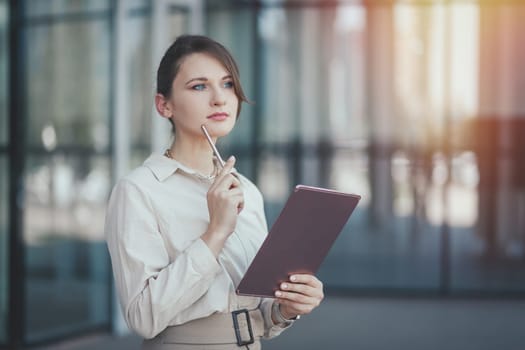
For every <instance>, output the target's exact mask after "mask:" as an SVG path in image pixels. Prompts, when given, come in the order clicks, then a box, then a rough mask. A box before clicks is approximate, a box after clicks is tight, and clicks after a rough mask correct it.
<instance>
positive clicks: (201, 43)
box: [157, 35, 249, 126]
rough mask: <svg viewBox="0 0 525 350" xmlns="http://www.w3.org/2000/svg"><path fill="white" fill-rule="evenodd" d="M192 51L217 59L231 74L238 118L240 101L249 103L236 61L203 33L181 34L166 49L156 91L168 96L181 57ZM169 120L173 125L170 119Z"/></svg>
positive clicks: (181, 59) (161, 61)
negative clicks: (237, 101)
mask: <svg viewBox="0 0 525 350" xmlns="http://www.w3.org/2000/svg"><path fill="white" fill-rule="evenodd" d="M194 53H205V54H208V55H210V56H211V57H213V58H215V59H216V60H218V61H219V62H220V63H221V64H222V65H223V66H224V68H226V70H227V71H228V73H230V74H231V76H232V82H233V89H234V92H235V95H236V96H237V99H238V100H239V104H238V107H237V115H236V117H237V118H238V117H239V114H240V113H241V103H242V102H247V103H249V101H248V99H247V98H246V95H245V94H244V91H243V90H242V86H241V81H240V76H239V69H238V68H237V63H235V60H234V59H233V56H232V55H231V54H230V52H229V51H228V50H227V49H226V48H225V47H224V46H222V45H221V44H219V43H218V42H216V41H215V40H212V39H210V38H208V37H206V36H203V35H181V36H179V37H178V38H177V39H176V40H175V42H173V44H171V46H170V47H169V48H168V49H167V50H166V53H165V54H164V56H163V57H162V59H161V60H160V64H159V69H158V70H157V93H159V94H162V95H164V96H165V97H169V95H170V93H171V86H172V84H173V80H174V79H175V77H176V76H177V73H178V71H179V69H180V66H181V64H182V61H183V59H184V58H185V57H186V56H188V55H191V54H194ZM170 122H171V123H172V126H174V125H173V121H172V120H171V119H170Z"/></svg>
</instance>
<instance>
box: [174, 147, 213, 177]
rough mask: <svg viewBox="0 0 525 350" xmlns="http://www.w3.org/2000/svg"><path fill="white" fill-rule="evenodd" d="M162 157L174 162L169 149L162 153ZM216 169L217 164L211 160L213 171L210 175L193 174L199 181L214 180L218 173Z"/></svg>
mask: <svg viewBox="0 0 525 350" xmlns="http://www.w3.org/2000/svg"><path fill="white" fill-rule="evenodd" d="M164 156H165V157H167V158H169V159H173V160H176V159H175V158H174V157H173V154H172V153H171V149H169V148H168V149H166V151H165V152H164ZM218 170H219V169H218V168H217V162H216V161H215V159H213V171H212V172H211V174H210V175H203V174H201V173H199V172H195V173H194V175H195V176H196V177H197V178H199V179H201V180H213V179H215V176H217V173H218Z"/></svg>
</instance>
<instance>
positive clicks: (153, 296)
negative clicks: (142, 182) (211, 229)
mask: <svg viewBox="0 0 525 350" xmlns="http://www.w3.org/2000/svg"><path fill="white" fill-rule="evenodd" d="M156 215H158V214H157V213H156V211H155V208H154V207H153V206H152V203H151V201H150V199H149V198H148V196H147V195H146V194H145V193H144V192H143V191H141V190H140V189H139V188H138V187H137V186H136V185H135V184H134V183H132V182H131V181H129V180H122V181H120V182H119V183H118V184H117V186H116V187H115V189H114V190H113V193H112V195H111V198H110V201H109V206H108V211H107V217H106V228H105V231H106V238H107V244H108V248H109V252H110V255H111V260H112V266H113V273H114V276H115V281H116V287H117V291H118V295H119V299H120V302H121V307H122V310H123V313H124V317H125V320H126V322H127V324H128V326H129V327H130V328H131V329H133V330H134V331H135V332H137V333H138V334H140V335H141V336H143V337H145V338H152V337H154V336H156V335H157V334H158V333H160V332H161V331H162V330H164V329H165V328H166V327H167V326H168V325H170V323H171V322H172V320H173V318H174V317H175V316H176V315H177V314H178V313H180V312H183V311H184V310H185V309H186V308H188V307H189V306H191V305H192V304H193V303H195V302H196V301H197V300H198V299H199V298H201V297H202V296H203V295H204V294H205V293H206V292H207V291H208V289H209V288H210V286H211V284H212V282H213V280H214V279H215V277H216V276H217V275H218V274H219V273H220V272H221V268H220V265H219V264H218V263H217V261H216V259H215V257H214V256H213V254H212V253H211V251H210V250H209V249H208V247H207V246H206V244H205V243H204V242H203V241H202V240H201V239H196V240H194V241H193V242H192V243H191V244H190V245H189V246H188V247H186V248H185V249H184V250H183V251H180V252H178V254H177V256H176V257H175V258H174V259H173V257H170V255H169V254H168V252H167V250H166V246H165V242H164V238H163V237H162V235H161V234H160V231H159V223H158V222H159V221H158V218H157V217H156Z"/></svg>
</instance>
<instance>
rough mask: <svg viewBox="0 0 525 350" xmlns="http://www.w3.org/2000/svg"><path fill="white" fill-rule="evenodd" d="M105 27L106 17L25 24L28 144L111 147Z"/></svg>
mask: <svg viewBox="0 0 525 350" xmlns="http://www.w3.org/2000/svg"><path fill="white" fill-rule="evenodd" d="M109 32H110V30H109V25H108V24H107V22H105V21H100V22H99V21H97V22H93V23H92V22H80V23H76V22H73V23H70V22H59V23H58V24H56V25H52V26H50V27H47V26H35V27H29V29H28V30H27V33H28V35H27V38H28V47H30V48H31V50H30V51H31V55H29V56H28V57H27V61H28V62H27V80H28V81H27V88H28V95H27V98H28V101H29V103H28V107H27V108H28V117H29V121H28V125H30V126H31V127H30V128H29V130H28V142H29V144H30V145H31V146H37V147H44V148H46V149H47V150H53V149H54V148H60V147H63V146H66V145H73V144H75V145H78V146H83V147H93V148H95V149H96V150H99V151H102V150H105V149H107V148H108V147H109V124H108V122H107V120H108V112H109V98H110V95H111V94H110V93H109V84H108V79H109V76H110V64H109V62H110V61H109V60H110V57H109V54H108V51H109V38H110V37H109V35H107V33H109ZM50 85H52V87H53V88H50Z"/></svg>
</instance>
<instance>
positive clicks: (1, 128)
mask: <svg viewBox="0 0 525 350" xmlns="http://www.w3.org/2000/svg"><path fill="white" fill-rule="evenodd" d="M8 18H9V16H8V8H7V2H6V1H3V0H2V1H0V344H3V343H6V342H7V325H8V322H7V312H8V311H7V307H8V305H9V304H8V302H9V301H8V298H7V295H8V284H7V283H8V274H9V257H8V255H7V254H8V251H9V250H8V244H9V241H8V238H9V237H8V232H9V230H8V225H9V220H8V209H7V208H8V201H9V191H8V189H9V187H8V181H9V166H8V160H7V159H8V158H7V151H6V150H7V144H8V122H9V120H8V108H9V104H8V102H9V95H8V91H9V85H8V84H9V79H8V74H9V70H8V59H9V57H8V52H9V50H8V48H7V45H8V40H7V38H8V35H9V34H8V23H9V22H8Z"/></svg>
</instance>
